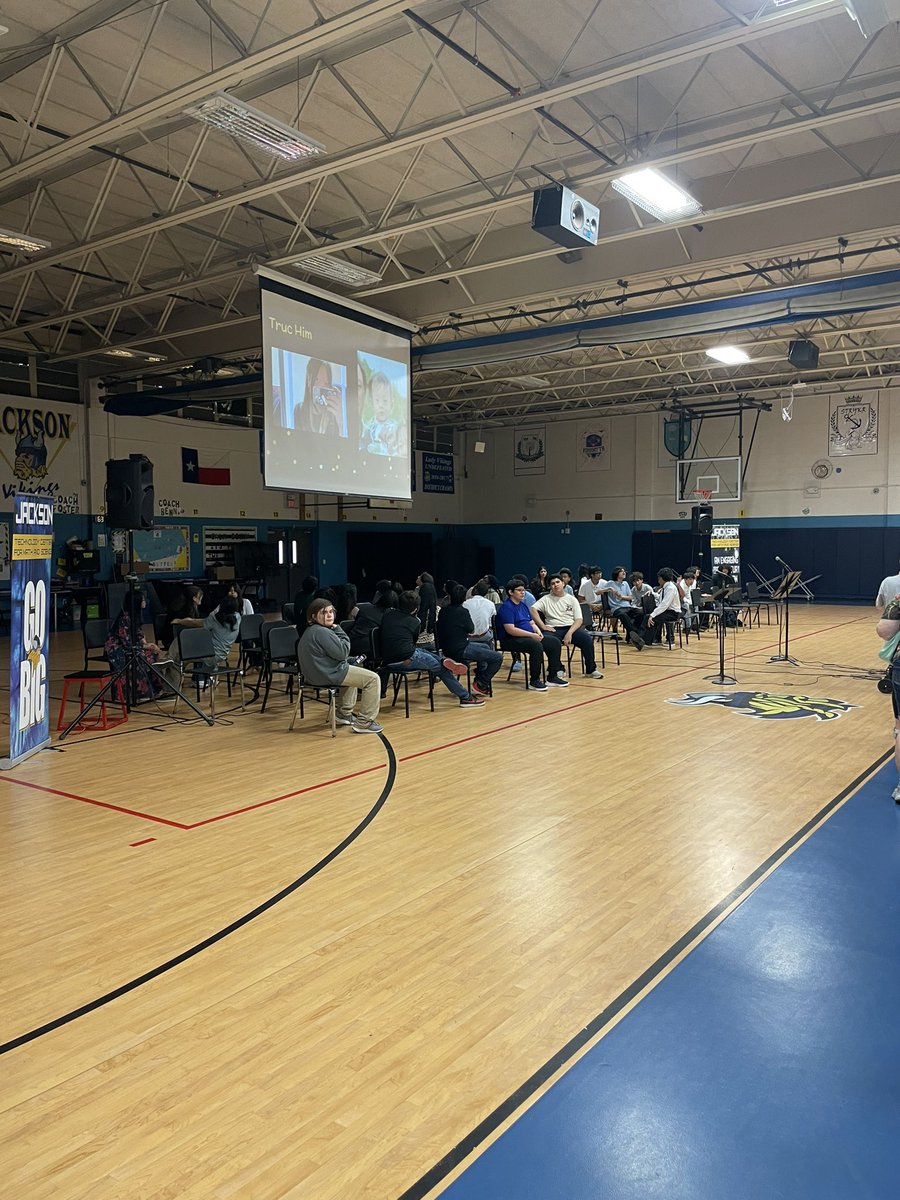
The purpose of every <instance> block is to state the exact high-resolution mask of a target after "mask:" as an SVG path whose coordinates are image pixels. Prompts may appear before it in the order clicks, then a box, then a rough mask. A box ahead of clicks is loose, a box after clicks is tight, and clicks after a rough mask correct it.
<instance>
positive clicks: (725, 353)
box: [706, 346, 750, 367]
mask: <svg viewBox="0 0 900 1200" xmlns="http://www.w3.org/2000/svg"><path fill="white" fill-rule="evenodd" d="M706 353H707V355H708V356H709V358H714V359H715V360H716V362H720V363H724V364H725V365H726V367H736V366H737V365H738V363H745V362H749V361H750V355H749V354H748V353H747V351H746V350H742V349H741V348H740V346H712V347H711V348H710V349H709V350H707V352H706Z"/></svg>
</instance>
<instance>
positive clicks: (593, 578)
mask: <svg viewBox="0 0 900 1200" xmlns="http://www.w3.org/2000/svg"><path fill="white" fill-rule="evenodd" d="M607 586H608V585H607V583H606V580H605V579H604V578H603V571H602V570H601V569H600V567H591V573H590V575H588V576H587V578H586V579H582V581H581V586H580V587H579V589H578V598H579V599H580V600H583V601H584V603H585V604H589V605H590V606H591V608H592V609H593V610H594V612H602V611H603V593H604V592H605V591H606V588H607Z"/></svg>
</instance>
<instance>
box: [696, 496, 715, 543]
mask: <svg viewBox="0 0 900 1200" xmlns="http://www.w3.org/2000/svg"><path fill="white" fill-rule="evenodd" d="M712 527H713V508H712V505H711V504H695V505H694V506H693V508H692V509H691V533H692V534H693V535H694V537H709V535H710V534H711V533H712Z"/></svg>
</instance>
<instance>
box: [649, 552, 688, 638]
mask: <svg viewBox="0 0 900 1200" xmlns="http://www.w3.org/2000/svg"><path fill="white" fill-rule="evenodd" d="M677 578H678V576H677V575H676V574H675V572H674V571H673V570H672V568H671V567H663V568H662V569H661V570H660V572H659V574H658V576H657V579H658V580H659V586H660V589H661V592H660V597H659V603H658V604H657V606H656V608H654V610H653V612H652V613H651V614H650V616H649V617H648V618H647V626H648V628H650V629H652V628H653V627H654V625H655V624H656V622H657V620H659V621H661V622H662V623H663V624H664V625H665V627H666V646H667V647H668V649H669V650H674V649H675V622H676V621H677V620H678V618H679V616H680V615H681V592H680V591H679V590H678V584H677V583H676V580H677Z"/></svg>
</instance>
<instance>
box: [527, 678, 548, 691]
mask: <svg viewBox="0 0 900 1200" xmlns="http://www.w3.org/2000/svg"><path fill="white" fill-rule="evenodd" d="M528 690H529V692H546V691H548V690H549V689H548V687H547V685H546V683H544V681H543V680H541V679H538V680H537V681H536V682H535V683H529V685H528Z"/></svg>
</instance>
